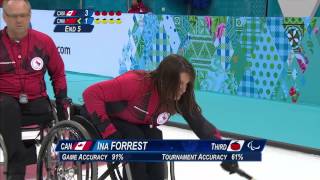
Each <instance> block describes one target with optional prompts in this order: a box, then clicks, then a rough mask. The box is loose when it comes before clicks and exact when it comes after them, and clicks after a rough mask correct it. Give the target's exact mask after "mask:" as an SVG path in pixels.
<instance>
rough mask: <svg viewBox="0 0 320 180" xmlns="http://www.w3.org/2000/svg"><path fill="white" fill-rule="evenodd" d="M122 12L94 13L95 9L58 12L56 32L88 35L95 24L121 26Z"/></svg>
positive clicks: (56, 13)
mask: <svg viewBox="0 0 320 180" xmlns="http://www.w3.org/2000/svg"><path fill="white" fill-rule="evenodd" d="M121 15H122V13H121V12H120V11H116V12H115V11H109V12H107V11H94V10H93V9H78V10H56V11H55V12H54V17H56V18H55V20H54V24H55V25H56V26H55V28H54V32H65V33H88V32H92V30H93V28H94V25H93V24H121V23H122V21H121V18H120V17H121Z"/></svg>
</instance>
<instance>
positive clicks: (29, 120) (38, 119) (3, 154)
mask: <svg viewBox="0 0 320 180" xmlns="http://www.w3.org/2000/svg"><path fill="white" fill-rule="evenodd" d="M50 103H51V109H52V113H47V114H42V115H37V116H35V115H24V114H23V115H22V120H21V122H22V125H21V133H26V132H28V133H31V134H36V135H35V137H34V136H33V137H31V138H30V137H29V138H22V141H23V143H24V144H26V143H29V144H30V143H32V144H31V145H34V146H36V147H39V146H40V144H41V141H42V139H43V137H44V135H45V134H46V131H47V129H50V128H51V127H53V126H54V125H55V123H57V121H58V117H57V113H56V111H55V103H54V102H52V101H51V102H50ZM7 163H8V154H7V148H6V145H5V142H4V139H3V137H2V135H1V134H0V179H1V180H6V179H7V177H6V172H7V168H8V166H7V165H8V164H7ZM30 164H33V163H28V164H27V165H30Z"/></svg>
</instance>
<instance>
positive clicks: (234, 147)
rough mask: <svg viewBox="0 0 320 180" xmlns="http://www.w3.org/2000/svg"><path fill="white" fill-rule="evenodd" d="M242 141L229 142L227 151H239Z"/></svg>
mask: <svg viewBox="0 0 320 180" xmlns="http://www.w3.org/2000/svg"><path fill="white" fill-rule="evenodd" d="M243 144H244V140H231V141H230V143H229V146H228V149H227V151H241V149H242V146H243Z"/></svg>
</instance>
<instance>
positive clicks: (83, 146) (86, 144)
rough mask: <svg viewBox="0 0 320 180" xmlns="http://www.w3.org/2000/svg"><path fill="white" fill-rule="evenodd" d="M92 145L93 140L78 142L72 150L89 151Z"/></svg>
mask: <svg viewBox="0 0 320 180" xmlns="http://www.w3.org/2000/svg"><path fill="white" fill-rule="evenodd" d="M91 145H92V141H81V142H76V143H74V144H73V145H72V150H75V151H88V150H90V148H91Z"/></svg>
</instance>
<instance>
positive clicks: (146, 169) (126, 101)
mask: <svg viewBox="0 0 320 180" xmlns="http://www.w3.org/2000/svg"><path fill="white" fill-rule="evenodd" d="M194 82H195V71H194V69H193V67H192V65H191V64H190V63H189V62H188V61H187V60H186V59H185V58H184V57H182V56H179V55H169V56H167V57H166V58H164V60H163V61H162V62H161V63H160V65H159V66H158V68H157V69H155V70H154V71H151V72H147V71H129V72H127V73H125V74H123V75H120V76H118V77H116V78H114V79H112V80H108V81H103V82H100V83H97V84H94V85H92V86H90V87H88V88H87V89H86V90H85V91H84V93H83V100H84V106H85V108H86V110H87V113H88V115H89V117H90V118H89V119H90V120H91V121H92V122H93V124H94V125H95V126H96V128H97V129H98V130H99V132H100V133H101V136H102V137H103V138H110V139H112V138H124V139H163V138H162V132H161V131H160V130H159V129H158V128H157V126H158V125H161V124H165V123H166V122H167V121H168V120H169V117H170V116H171V115H173V114H175V113H179V114H181V115H182V116H183V117H184V119H185V120H186V121H187V123H188V124H189V126H190V127H191V129H192V130H193V131H194V132H195V134H196V135H197V136H198V137H199V138H200V139H221V135H220V133H219V131H218V129H217V128H216V127H215V126H214V125H212V124H210V123H209V122H208V121H207V120H206V119H205V117H203V115H202V113H201V109H200V107H199V106H198V104H197V102H196V100H195V95H194ZM129 165H130V169H131V173H132V177H133V179H134V180H150V179H152V180H163V179H164V176H165V170H164V164H163V163H143V162H141V163H129ZM222 167H223V169H225V170H227V171H229V172H230V173H234V172H235V171H236V169H237V168H238V164H237V162H231V163H227V162H223V163H222ZM124 177H126V176H124Z"/></svg>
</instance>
